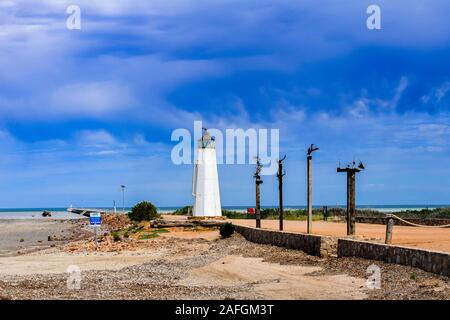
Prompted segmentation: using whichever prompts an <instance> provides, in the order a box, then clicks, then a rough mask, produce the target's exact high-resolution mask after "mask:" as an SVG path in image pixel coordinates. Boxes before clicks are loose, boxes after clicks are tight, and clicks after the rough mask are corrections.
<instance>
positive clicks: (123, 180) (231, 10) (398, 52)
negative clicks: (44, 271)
mask: <svg viewBox="0 0 450 320" xmlns="http://www.w3.org/2000/svg"><path fill="white" fill-rule="evenodd" d="M70 4H77V5H79V6H80V8H81V18H82V29H81V30H67V29H66V19H67V17H68V15H67V14H66V8H67V6H68V5H70ZM370 4H377V5H379V6H380V8H381V13H382V29H381V30H368V29H367V28H366V19H367V17H368V15H367V14H366V8H367V7H368V6H369V5H370ZM449 10H450V3H449V2H448V1H446V0H430V1H419V0H415V1H406V0H405V1H400V0H399V1H374V0H372V1H332V0H319V1H318V0H315V1H313V0H301V1H300V0H296V1H291V0H282V1H275V0H258V1H253V0H246V1H243V0H241V1H235V0H216V1H211V0H209V1H205V0H184V1H181V0H170V1H162V0H161V1H151V0H148V1H144V0H127V1H120V0H110V1H99V0H97V1H95V0H94V1H93V0H90V1H88V0H79V1H64V0H59V1H58V0H54V1H50V0H36V1H20V0H16V1H13V0H4V1H2V2H0V70H1V72H0V148H1V150H2V152H1V154H0V178H1V181H2V183H1V184H0V207H3V208H5V207H45V206H63V207H64V206H68V205H70V204H74V205H79V206H107V205H110V204H111V203H112V200H114V199H115V200H117V201H118V202H120V199H121V194H120V188H119V186H120V185H121V184H125V185H127V191H126V199H127V200H126V204H127V205H132V204H134V203H136V202H137V201H140V200H143V199H145V200H150V201H153V202H154V203H155V204H156V205H158V206H171V205H174V206H176V205H185V204H190V203H191V202H192V197H191V190H190V187H191V174H192V168H191V166H189V165H181V166H176V165H174V164H172V162H171V159H170V152H171V149H172V147H173V146H174V145H175V143H174V142H172V141H171V140H170V137H171V133H172V131H173V130H174V129H176V128H186V129H189V130H192V128H193V121H194V120H203V122H204V123H205V124H206V125H207V126H208V127H214V128H220V129H224V128H244V129H246V128H278V129H280V140H281V152H282V153H285V154H287V159H286V164H285V166H286V171H287V175H286V177H285V202H286V204H299V205H302V204H304V203H305V198H306V188H305V184H306V181H305V165H306V164H305V152H306V148H307V145H308V144H309V143H315V144H317V145H319V147H320V148H321V150H320V151H319V152H318V153H317V154H316V155H315V158H314V203H315V204H324V203H326V204H336V203H340V204H342V203H345V176H343V175H338V174H337V173H336V167H337V164H338V161H339V160H340V161H342V162H343V163H344V162H347V161H351V160H353V158H355V159H361V160H363V161H364V162H365V164H366V167H367V170H366V171H365V172H364V173H361V174H360V175H358V177H357V179H358V190H357V202H358V203H360V204H444V203H450V179H448V177H449V176H450V161H449V159H450V142H449V141H450V139H449V138H450V63H449V62H450V61H449V60H450V33H449V30H450V20H449V19H448V11H449ZM252 171H253V166H251V165H231V166H227V165H220V166H219V175H220V179H221V184H220V187H221V195H222V203H223V204H224V205H251V204H252V203H253V202H254V194H253V190H254V184H253V180H252V175H251V173H252ZM264 180H265V182H264V184H263V187H262V194H263V198H262V203H263V204H264V205H272V204H276V203H277V185H276V180H275V178H274V177H265V179H264Z"/></svg>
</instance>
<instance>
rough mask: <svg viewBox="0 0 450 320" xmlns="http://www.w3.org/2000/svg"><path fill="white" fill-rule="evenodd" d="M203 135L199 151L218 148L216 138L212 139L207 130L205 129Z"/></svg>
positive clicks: (199, 142) (199, 140) (199, 141)
mask: <svg viewBox="0 0 450 320" xmlns="http://www.w3.org/2000/svg"><path fill="white" fill-rule="evenodd" d="M203 130H204V131H203V135H202V137H201V138H200V139H198V147H199V149H214V148H215V147H216V141H215V139H214V137H211V134H210V133H209V132H208V130H207V129H205V128H203Z"/></svg>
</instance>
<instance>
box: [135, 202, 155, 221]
mask: <svg viewBox="0 0 450 320" xmlns="http://www.w3.org/2000/svg"><path fill="white" fill-rule="evenodd" d="M128 217H129V218H130V220H131V221H137V222H140V221H149V220H153V219H156V218H159V214H158V211H157V209H156V207H155V206H154V205H153V204H152V203H151V202H148V201H141V202H139V203H138V204H136V205H135V206H134V207H133V208H132V209H131V212H130V213H128Z"/></svg>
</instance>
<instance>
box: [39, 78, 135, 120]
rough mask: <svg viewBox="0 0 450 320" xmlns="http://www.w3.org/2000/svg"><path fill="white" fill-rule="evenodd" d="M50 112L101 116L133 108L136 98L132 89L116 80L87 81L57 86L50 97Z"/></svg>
mask: <svg viewBox="0 0 450 320" xmlns="http://www.w3.org/2000/svg"><path fill="white" fill-rule="evenodd" d="M50 101H51V105H52V107H51V109H52V110H47V112H48V113H52V112H53V113H57V114H69V115H87V116H101V115H108V113H115V112H117V111H121V110H127V109H132V108H133V107H135V106H136V99H135V98H134V94H133V92H132V90H131V89H130V88H129V87H128V86H126V85H123V84H119V83H114V82H87V83H75V84H69V85H65V86H63V87H59V88H57V89H56V90H55V91H54V92H53V94H52V95H51V98H50Z"/></svg>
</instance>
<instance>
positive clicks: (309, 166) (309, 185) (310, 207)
mask: <svg viewBox="0 0 450 320" xmlns="http://www.w3.org/2000/svg"><path fill="white" fill-rule="evenodd" d="M307 163H308V164H307V176H308V226H307V233H312V156H310V155H309V156H308V157H307Z"/></svg>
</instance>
